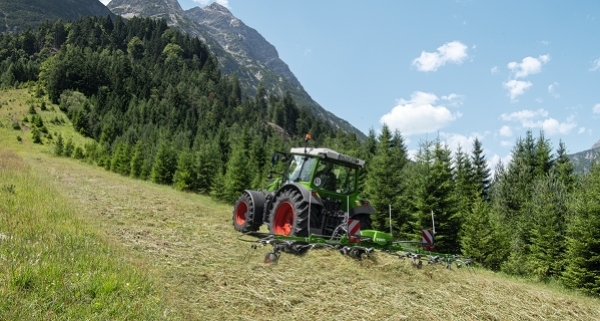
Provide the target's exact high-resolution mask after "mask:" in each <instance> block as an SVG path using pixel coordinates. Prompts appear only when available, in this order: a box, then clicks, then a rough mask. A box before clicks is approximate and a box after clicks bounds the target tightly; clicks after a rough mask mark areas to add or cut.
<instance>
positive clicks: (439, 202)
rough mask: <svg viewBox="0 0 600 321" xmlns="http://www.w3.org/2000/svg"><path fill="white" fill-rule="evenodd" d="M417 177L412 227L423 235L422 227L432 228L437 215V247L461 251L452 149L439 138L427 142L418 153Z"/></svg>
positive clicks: (437, 248) (438, 248) (454, 251)
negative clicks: (453, 178) (432, 218)
mask: <svg viewBox="0 0 600 321" xmlns="http://www.w3.org/2000/svg"><path fill="white" fill-rule="evenodd" d="M417 170H418V178H417V181H415V186H414V187H413V188H412V191H413V194H414V198H413V202H414V207H415V210H416V211H415V213H414V218H413V222H414V223H413V226H414V229H415V232H416V233H417V234H418V236H417V237H419V238H420V233H421V230H422V229H431V228H432V221H431V216H432V213H433V215H434V218H435V248H436V250H439V251H442V252H447V253H458V252H459V251H460V246H459V239H458V232H459V230H460V219H459V217H458V216H457V209H456V199H455V195H454V183H453V181H452V162H451V157H450V150H449V149H448V148H447V146H445V145H442V143H441V142H440V141H439V140H437V141H436V142H435V144H432V143H431V142H425V143H424V144H422V145H421V147H420V149H419V152H418V154H417Z"/></svg>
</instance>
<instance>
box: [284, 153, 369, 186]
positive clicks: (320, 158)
mask: <svg viewBox="0 0 600 321" xmlns="http://www.w3.org/2000/svg"><path fill="white" fill-rule="evenodd" d="M290 155H291V156H290V160H289V163H288V167H287V170H286V172H285V174H284V178H285V180H284V183H285V184H288V183H299V184H302V185H304V186H305V187H307V188H308V189H310V190H316V191H318V192H319V193H321V194H325V195H331V196H333V194H336V195H337V196H342V195H350V194H353V193H355V192H356V190H357V186H358V170H359V168H362V167H363V166H364V161H362V160H359V159H357V158H354V157H351V156H347V155H344V154H340V153H338V152H336V151H333V150H331V149H328V148H310V149H308V148H292V150H291V151H290Z"/></svg>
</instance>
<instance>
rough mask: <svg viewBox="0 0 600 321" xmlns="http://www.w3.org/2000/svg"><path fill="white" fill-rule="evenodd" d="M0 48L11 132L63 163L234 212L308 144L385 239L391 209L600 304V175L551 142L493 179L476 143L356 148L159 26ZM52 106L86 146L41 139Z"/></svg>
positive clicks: (75, 31)
mask: <svg viewBox="0 0 600 321" xmlns="http://www.w3.org/2000/svg"><path fill="white" fill-rule="evenodd" d="M0 48H3V49H2V50H1V51H0V82H1V86H3V87H16V86H25V87H28V88H31V90H32V91H34V93H35V97H36V98H35V99H33V100H31V101H29V102H28V104H30V106H29V110H30V111H29V114H30V115H27V116H26V117H23V118H21V117H18V118H15V119H12V121H13V127H15V128H21V126H28V127H29V126H31V128H32V130H31V135H32V136H31V141H33V142H36V143H41V144H50V145H51V146H53V150H54V153H55V154H57V155H61V156H70V157H75V158H79V159H84V160H86V161H88V162H90V163H93V164H97V165H99V166H102V167H104V168H106V169H108V170H111V171H114V172H117V173H120V174H122V175H126V176H131V177H135V178H141V179H147V180H151V181H153V182H155V183H159V184H167V185H173V186H174V187H175V188H176V189H179V190H188V191H193V192H198V193H203V194H209V195H211V196H213V197H215V198H217V199H219V200H222V201H225V202H229V203H231V202H233V201H234V200H235V198H236V197H237V196H238V195H239V193H240V192H241V191H242V190H244V189H246V188H259V187H260V186H261V185H263V184H264V182H265V180H266V176H267V171H268V170H269V166H268V157H269V155H270V154H271V153H272V152H273V151H274V150H287V149H288V148H289V147H290V146H293V145H296V144H299V143H300V141H301V137H302V136H303V134H304V133H307V132H310V133H311V134H312V135H313V137H315V142H314V144H316V145H322V146H327V147H330V148H334V149H337V150H339V151H341V152H345V153H347V154H350V155H352V156H357V157H360V158H362V159H365V160H366V161H367V164H368V165H367V172H366V173H365V174H364V175H363V177H362V181H363V183H364V188H363V191H364V194H365V195H366V196H367V197H368V198H369V199H370V201H371V202H372V204H373V206H374V207H375V209H376V210H377V214H376V215H375V217H374V222H375V225H376V227H377V228H380V229H385V230H387V229H388V227H389V222H388V220H387V219H386V218H387V214H388V208H389V206H390V205H391V207H392V216H393V219H392V222H391V224H392V225H393V226H392V228H393V230H394V235H395V237H398V238H402V239H406V238H408V239H419V235H420V231H421V229H424V228H430V227H431V225H430V224H431V215H432V213H433V214H434V216H435V219H436V232H437V234H436V249H438V250H440V251H444V252H450V253H463V254H465V255H468V256H470V257H472V258H474V259H475V260H476V262H478V264H480V265H481V266H484V267H486V268H490V269H493V270H501V271H504V272H506V273H510V274H515V275H520V276H525V277H529V278H533V279H536V280H540V281H555V280H557V281H559V282H561V283H562V284H564V285H566V286H568V287H573V288H580V289H583V290H584V291H585V292H588V293H591V294H593V295H598V294H599V293H600V287H599V286H598V284H600V277H599V275H600V264H599V263H598V262H600V257H599V255H598V253H600V248H599V244H600V209H599V208H598V206H597V204H596V202H594V200H595V199H598V198H600V187H599V186H600V185H599V184H598V182H600V167H598V166H596V167H594V168H592V170H591V171H590V173H589V174H586V175H584V176H577V175H575V174H574V170H573V165H572V164H571V162H570V161H569V158H568V157H567V155H566V147H565V146H564V145H563V144H560V145H559V146H558V148H557V149H556V151H553V147H552V146H551V145H550V143H549V141H548V140H547V139H546V138H545V137H544V134H543V132H541V133H540V134H539V135H538V137H534V135H533V134H532V133H531V132H528V133H527V135H526V136H525V137H522V138H520V139H519V140H517V142H516V144H515V147H514V148H513V158H512V160H511V161H510V162H509V163H508V164H501V165H500V166H498V168H496V169H495V172H494V174H493V175H492V173H491V170H490V169H489V168H488V164H487V161H486V159H485V156H484V152H483V146H482V143H481V142H480V141H479V140H476V141H475V143H474V145H473V148H472V151H471V152H470V153H466V152H464V151H462V150H457V151H450V150H449V149H448V147H447V145H446V144H444V143H443V142H442V141H440V140H439V139H438V140H435V141H432V142H424V143H423V144H422V146H421V148H420V150H419V151H418V153H417V155H416V157H415V159H414V161H409V160H408V156H407V155H408V153H407V150H406V146H405V144H404V139H403V137H402V134H401V133H400V132H398V131H395V132H394V131H391V130H390V129H389V128H388V127H387V126H385V125H384V126H383V127H382V128H381V130H380V131H379V134H378V135H376V134H375V132H374V131H372V132H371V133H370V134H369V136H368V138H367V140H366V141H365V142H360V141H359V140H358V139H357V138H356V137H355V136H354V135H349V134H346V133H344V132H342V131H339V130H336V131H334V130H333V129H332V128H331V127H330V126H329V125H327V124H326V123H324V122H323V121H321V120H320V119H319V118H315V117H314V116H312V115H311V114H310V113H309V112H306V111H304V110H303V109H301V108H298V107H297V106H296V105H295V102H294V101H293V99H292V98H291V96H290V95H284V96H283V97H277V96H274V95H266V94H264V91H263V90H262V89H260V88H259V90H258V94H257V96H256V97H246V96H244V95H243V94H242V93H241V90H240V86H239V82H238V81H237V80H236V79H235V77H228V76H224V75H221V74H220V72H219V69H218V66H217V64H216V58H215V57H214V56H212V55H211V54H210V53H209V52H208V50H207V48H206V46H205V45H204V44H203V43H202V42H200V41H199V40H198V39H195V38H190V37H188V36H184V35H182V34H181V33H179V32H177V31H174V30H172V29H169V28H168V27H167V25H166V23H165V22H164V21H161V20H158V21H154V20H150V19H138V18H134V19H131V20H130V21H128V22H127V23H125V22H123V21H121V20H120V19H118V18H117V19H116V20H115V21H112V20H111V19H110V18H101V17H100V18H85V19H82V20H78V21H75V22H73V23H68V24H64V23H61V22H48V23H45V24H43V25H42V26H41V27H40V28H39V29H36V30H35V31H25V32H23V33H22V34H18V35H6V34H4V35H0ZM46 99H49V101H46ZM50 102H52V103H57V104H58V106H59V108H60V110H61V112H62V113H64V114H66V116H67V117H68V118H69V120H70V121H71V123H72V124H73V127H74V129H75V130H76V131H77V132H79V133H81V134H82V135H84V136H86V137H88V138H90V139H91V141H92V142H91V143H86V144H84V145H83V146H82V145H78V144H76V143H74V142H73V141H71V140H69V139H65V138H63V137H62V135H60V133H53V132H50V131H48V130H47V128H46V129H44V128H45V126H44V124H47V123H48V122H51V121H54V122H55V123H56V122H59V123H60V122H61V121H60V120H59V119H56V118H51V119H43V120H42V118H43V117H40V116H36V113H37V111H38V110H39V111H40V112H41V111H43V109H45V108H47V107H46V104H49V103H50ZM28 141H29V140H28Z"/></svg>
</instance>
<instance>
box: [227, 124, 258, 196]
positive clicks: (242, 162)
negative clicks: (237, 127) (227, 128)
mask: <svg viewBox="0 0 600 321" xmlns="http://www.w3.org/2000/svg"><path fill="white" fill-rule="evenodd" d="M248 148H249V146H248V134H247V133H246V132H243V133H242V134H241V135H240V136H239V137H237V139H235V141H234V142H233V143H232V148H231V156H230V158H229V162H228V163H227V171H226V172H225V177H224V178H225V191H224V199H223V200H224V201H226V202H228V203H233V202H235V200H236V199H237V198H238V197H239V196H240V194H241V193H242V192H243V191H244V190H245V189H247V188H249V187H250V183H251V182H252V173H253V171H252V169H251V168H250V166H249V164H250V162H249V161H250V160H249V158H248V155H249V153H248Z"/></svg>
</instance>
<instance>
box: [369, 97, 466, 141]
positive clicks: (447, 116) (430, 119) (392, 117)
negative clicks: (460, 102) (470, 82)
mask: <svg viewBox="0 0 600 321" xmlns="http://www.w3.org/2000/svg"><path fill="white" fill-rule="evenodd" d="M438 100H439V99H438V97H437V96H436V95H434V94H432V93H424V92H420V91H417V92H414V93H413V94H412V95H411V97H410V100H404V99H400V100H399V101H398V105H397V106H396V107H394V108H393V109H392V110H391V111H390V112H389V113H387V114H385V115H383V116H382V117H381V119H380V120H379V121H380V122H381V123H385V124H387V125H388V126H390V128H391V129H399V130H400V132H401V133H402V135H405V136H410V135H415V134H424V133H430V132H433V131H436V130H438V129H440V128H442V127H444V126H446V125H448V124H449V123H450V122H452V121H454V120H456V119H457V118H459V117H460V116H462V114H461V113H455V114H452V113H451V112H450V110H448V108H446V107H445V106H442V105H437V106H436V105H435V103H436V102H437V101H438Z"/></svg>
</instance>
